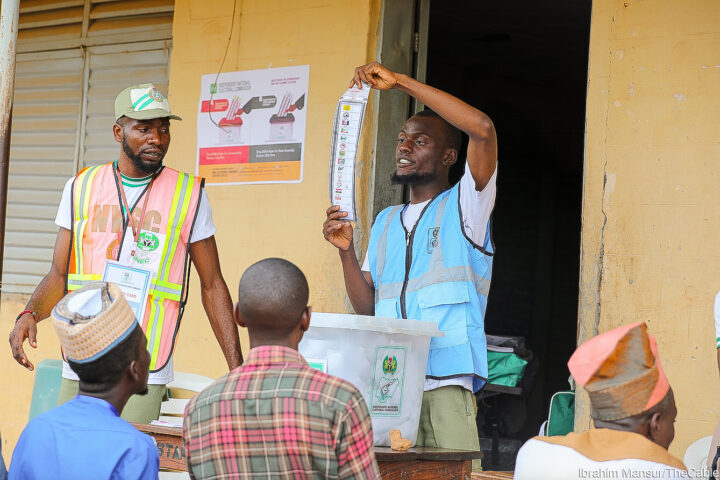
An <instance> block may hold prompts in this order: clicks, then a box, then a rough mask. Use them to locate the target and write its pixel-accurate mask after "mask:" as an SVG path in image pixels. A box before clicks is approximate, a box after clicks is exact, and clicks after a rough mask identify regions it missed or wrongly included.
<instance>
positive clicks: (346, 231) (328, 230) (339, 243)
mask: <svg viewBox="0 0 720 480" xmlns="http://www.w3.org/2000/svg"><path fill="white" fill-rule="evenodd" d="M325 213H326V214H327V219H326V220H325V223H323V236H324V237H325V240H327V241H328V242H330V243H332V244H333V245H335V246H336V247H337V248H338V249H339V250H342V251H344V252H346V251H348V250H350V247H352V244H353V242H352V239H353V227H352V225H351V224H350V222H348V221H347V220H341V218H343V217H347V212H341V211H340V206H339V205H335V206H332V207H330V208H328V209H327V211H326V212H325Z"/></svg>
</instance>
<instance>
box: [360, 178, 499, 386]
mask: <svg viewBox="0 0 720 480" xmlns="http://www.w3.org/2000/svg"><path fill="white" fill-rule="evenodd" d="M459 193H460V184H459V183H458V184H457V185H455V186H454V187H453V188H451V189H449V190H446V191H444V192H442V193H440V194H439V195H437V196H436V197H435V198H434V199H433V200H431V201H430V203H428V205H426V206H425V209H424V210H423V212H422V214H421V215H420V218H419V219H418V221H417V224H416V225H415V227H414V228H413V230H412V231H411V232H406V231H405V227H403V224H402V215H403V212H404V210H405V208H406V207H407V205H396V206H393V207H388V208H386V209H385V210H383V211H382V212H380V214H379V215H378V216H377V218H376V219H375V223H374V225H373V227H372V231H371V232H370V245H369V248H368V261H369V264H370V273H371V275H372V279H373V283H374V285H375V315H377V316H379V317H390V318H410V319H416V320H425V321H432V322H437V323H438V328H439V329H440V330H441V331H443V332H445V336H444V337H440V338H433V339H432V340H431V341H430V357H429V358H428V365H427V373H426V376H427V377H429V378H435V379H446V378H450V377H457V376H462V375H473V376H474V381H473V387H474V390H475V391H477V390H479V389H480V388H482V386H483V385H484V384H485V382H486V380H487V375H488V367H487V342H486V339H485V320H484V319H485V309H486V308H487V297H488V292H489V290H490V277H491V274H492V259H493V254H494V248H493V245H492V240H491V232H490V222H489V221H488V225H487V231H486V235H485V242H484V244H483V245H482V246H480V245H476V244H475V243H474V242H473V241H472V240H471V239H470V238H468V237H466V236H465V233H464V231H463V229H462V226H461V220H460V218H461V217H460V202H459Z"/></svg>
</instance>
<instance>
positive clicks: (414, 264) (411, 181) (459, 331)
mask: <svg viewBox="0 0 720 480" xmlns="http://www.w3.org/2000/svg"><path fill="white" fill-rule="evenodd" d="M352 83H353V84H355V85H357V86H358V87H362V84H363V83H365V84H367V85H369V86H370V87H372V88H375V89H378V90H389V89H391V88H395V89H398V90H402V91H404V92H406V93H408V94H409V95H412V96H413V97H415V98H416V99H417V100H419V101H421V102H422V103H424V104H425V105H427V107H429V108H430V109H432V110H426V111H423V112H420V113H418V114H417V115H414V116H413V117H411V118H410V119H409V120H408V121H407V122H406V123H405V125H404V126H403V127H402V130H400V133H399V134H398V139H397V148H396V164H397V171H396V172H395V173H394V174H393V177H392V182H393V183H395V184H405V185H409V186H410V203H408V204H406V205H396V206H392V207H388V208H386V209H385V210H383V211H382V212H380V214H379V215H378V216H377V218H376V219H375V224H374V225H373V227H372V231H371V234H370V242H369V246H368V252H367V255H366V257H365V262H364V264H363V266H362V267H360V264H359V263H358V259H357V257H356V255H355V251H354V249H353V248H352V246H353V242H352V235H353V229H352V226H351V224H350V222H348V221H346V220H343V217H345V216H346V215H347V213H346V212H342V211H340V210H339V207H330V208H329V209H328V210H327V219H326V221H325V223H324V225H323V234H324V236H325V239H326V240H328V241H329V242H330V243H331V244H333V245H334V246H335V247H337V248H338V250H339V253H340V260H341V262H342V266H343V272H344V275H345V286H346V288H347V292H348V296H349V297H350V301H351V302H352V304H353V307H354V308H355V311H356V312H357V313H360V314H364V315H377V316H382V317H394V318H410V319H416V320H425V321H434V322H438V324H439V328H440V330H442V331H443V332H445V336H444V337H442V338H433V339H432V341H431V344H430V357H429V359H428V366H427V373H426V381H425V394H424V395H423V403H422V411H421V414H420V428H419V431H418V441H417V444H418V445H419V446H426V447H442V448H457V449H465V450H479V444H478V434H477V427H476V424H475V411H476V407H475V397H474V395H473V393H474V392H477V391H478V390H479V389H480V388H482V387H483V385H484V384H485V382H486V379H487V345H486V340H485V328H484V316H485V309H486V306H487V296H488V291H489V289H490V277H491V272H492V258H493V253H494V248H493V244H492V240H491V238H490V214H491V213H492V209H493V206H494V204H495V179H496V166H497V138H496V135H495V128H494V126H493V123H492V121H491V120H490V118H489V117H488V116H487V115H485V114H484V113H483V112H481V111H480V110H478V109H476V108H474V107H471V106H470V105H468V104H467V103H465V102H463V101H462V100H460V99H458V98H456V97H453V96H452V95H449V94H448V93H445V92H442V91H440V90H438V89H436V88H433V87H430V86H428V85H425V84H423V83H421V82H418V81H416V80H414V79H412V78H410V77H408V76H407V75H402V74H398V73H394V72H392V71H390V70H389V69H387V68H386V67H384V66H383V65H380V64H379V63H377V62H373V63H370V64H368V65H364V66H362V67H358V68H356V69H355V76H354V78H353V81H352ZM365 88H367V87H365ZM460 131H463V132H465V133H466V134H467V135H468V136H469V144H468V150H467V165H466V166H465V173H464V175H463V176H462V178H461V179H460V181H459V182H458V183H457V184H455V185H454V186H451V185H450V182H449V179H448V174H449V172H450V167H451V166H452V165H454V164H455V162H456V161H457V160H458V155H459V150H460V144H461V134H460Z"/></svg>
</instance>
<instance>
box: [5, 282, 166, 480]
mask: <svg viewBox="0 0 720 480" xmlns="http://www.w3.org/2000/svg"><path fill="white" fill-rule="evenodd" d="M52 318H53V326H54V327H55V331H56V332H57V334H58V337H59V338H60V344H61V345H62V348H63V353H64V354H65V356H66V358H67V360H68V362H69V364H70V366H71V367H72V369H73V371H75V373H76V374H77V375H78V377H80V393H79V394H78V396H77V397H75V398H74V399H73V400H70V401H69V402H67V403H65V404H63V405H60V406H59V407H55V408H53V409H52V410H49V411H47V412H45V413H43V414H42V415H39V416H37V417H35V418H34V419H33V420H32V421H30V423H29V424H28V425H27V426H26V427H25V430H24V431H23V433H22V435H21V436H20V440H19V441H18V444H17V446H16V447H15V452H14V453H13V457H12V462H11V464H10V472H9V478H10V479H11V480H15V479H18V480H19V479H22V480H33V479H47V478H53V479H73V480H78V479H99V478H103V479H110V478H122V479H125V478H128V479H130V478H132V479H157V478H158V465H159V459H158V450H157V447H156V446H155V443H154V441H153V440H152V438H151V437H149V436H148V435H145V434H143V433H141V432H140V431H138V430H137V429H136V428H135V427H133V426H132V425H131V424H130V423H128V422H127V421H125V420H123V419H122V418H120V412H122V409H123V407H124V406H125V404H126V403H127V401H128V399H129V398H130V396H131V395H134V394H143V393H146V392H147V378H148V367H149V364H150V354H149V353H148V351H147V347H146V346H147V340H146V339H145V335H144V334H143V331H142V329H141V328H140V326H139V325H138V323H137V321H136V320H135V315H134V314H133V311H132V310H131V308H130V306H129V305H128V303H127V301H126V300H125V297H124V295H123V293H122V291H120V289H119V287H117V286H116V285H114V284H111V283H104V282H94V283H91V284H89V285H87V286H85V287H83V288H81V289H78V290H75V291H74V292H72V293H70V294H68V295H66V296H65V298H63V299H62V300H61V301H60V302H59V303H58V304H57V306H56V307H55V308H54V309H53V312H52Z"/></svg>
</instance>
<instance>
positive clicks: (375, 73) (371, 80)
mask: <svg viewBox="0 0 720 480" xmlns="http://www.w3.org/2000/svg"><path fill="white" fill-rule="evenodd" d="M363 83H367V84H368V85H370V86H371V87H372V88H374V89H377V90H390V89H391V88H395V87H396V86H397V84H398V74H397V73H395V72H393V71H391V70H390V69H388V68H387V67H385V66H383V65H381V64H379V63H378V62H370V63H368V64H367V65H363V66H362V67H357V68H356V69H355V76H353V79H352V81H351V82H350V86H351V87H352V86H353V85H356V86H357V87H358V88H360V89H362V84H363Z"/></svg>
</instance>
